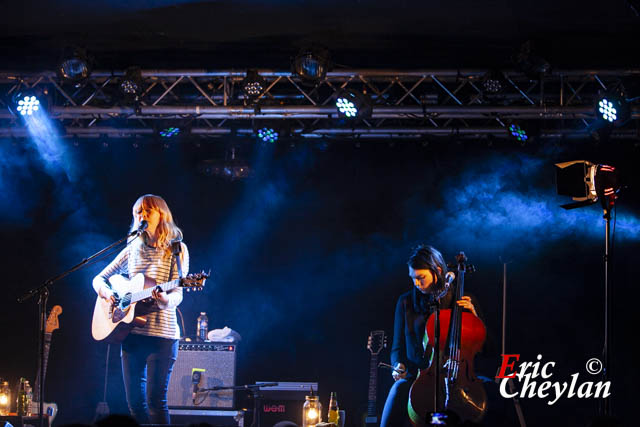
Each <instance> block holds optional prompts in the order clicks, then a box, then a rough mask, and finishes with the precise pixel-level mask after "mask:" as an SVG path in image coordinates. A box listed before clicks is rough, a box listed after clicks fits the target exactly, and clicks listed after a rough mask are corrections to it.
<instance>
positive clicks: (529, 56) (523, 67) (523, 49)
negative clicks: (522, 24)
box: [511, 41, 551, 79]
mask: <svg viewBox="0 0 640 427" xmlns="http://www.w3.org/2000/svg"><path fill="white" fill-rule="evenodd" d="M511 60H512V61H513V64H514V65H515V66H516V68H517V69H518V70H519V71H521V72H523V73H525V74H526V75H527V76H528V77H529V78H531V79H538V78H540V75H542V74H546V73H548V72H549V71H551V64H549V62H547V61H546V60H545V59H544V58H542V57H541V56H538V55H536V54H535V53H534V50H533V47H532V46H531V41H527V42H525V43H523V44H522V45H521V46H520V49H519V50H518V52H516V53H515V54H513V55H512V56H511Z"/></svg>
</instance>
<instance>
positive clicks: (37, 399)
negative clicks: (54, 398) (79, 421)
mask: <svg viewBox="0 0 640 427" xmlns="http://www.w3.org/2000/svg"><path fill="white" fill-rule="evenodd" d="M50 347H51V333H50V332H49V333H45V334H44V358H43V360H44V374H41V372H40V366H38V375H37V376H36V382H35V384H34V390H33V401H34V402H40V378H45V379H46V378H47V364H48V363H49V348H50Z"/></svg>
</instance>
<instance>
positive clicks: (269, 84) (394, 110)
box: [0, 69, 640, 140]
mask: <svg viewBox="0 0 640 427" xmlns="http://www.w3.org/2000/svg"><path fill="white" fill-rule="evenodd" d="M256 72H257V73H259V75H260V77H261V78H262V79H264V89H263V91H262V93H261V94H260V96H259V97H258V98H257V99H256V100H255V102H254V103H252V104H249V105H247V104H246V102H245V95H244V92H243V90H242V83H243V80H245V77H246V72H244V71H228V70H217V71H216V70H211V71H204V70H141V74H140V77H141V78H142V79H144V81H145V85H144V91H143V92H142V93H141V94H140V95H139V100H140V102H139V103H138V105H135V106H134V105H125V104H124V103H123V102H121V101H119V100H118V97H117V96H114V94H117V93H118V90H119V88H118V86H119V83H120V82H122V80H123V76H125V71H124V70H120V71H100V70H93V72H92V73H91V75H90V76H89V77H88V79H87V80H86V83H85V84H83V85H82V86H81V87H75V86H74V85H72V84H67V83H65V82H62V83H60V82H59V79H57V78H56V74H55V72H53V71H41V72H34V73H18V72H12V71H0V93H2V96H5V97H9V96H11V94H13V93H17V92H19V91H22V90H24V89H43V90H44V89H46V92H47V93H48V94H49V99H48V100H47V104H48V105H51V107H50V108H48V109H47V110H46V114H47V115H49V116H50V117H51V118H52V119H54V120H58V121H60V122H61V124H62V127H61V128H63V129H65V130H66V133H67V135H77V136H82V137H98V136H104V135H106V136H111V137H130V136H134V135H152V134H153V133H154V132H155V131H154V129H156V130H157V129H162V128H165V127H168V125H169V124H170V123H175V120H176V119H178V118H181V119H185V118H189V120H190V123H191V130H190V135H191V137H194V138H219V137H223V136H225V135H236V136H239V137H241V136H246V137H252V136H253V135H255V129H256V126H257V128H262V127H264V125H263V124H261V123H260V121H263V120H264V121H265V123H267V122H268V121H271V120H281V121H285V122H288V128H290V129H291V131H290V132H289V133H290V134H291V135H292V136H294V137H308V138H318V137H336V138H348V137H359V138H414V139H416V140H420V139H421V137H423V136H424V135H433V136H447V137H452V136H454V137H458V138H479V137H480V138H482V137H487V136H489V135H492V136H494V137H498V138H501V137H505V135H506V133H507V132H506V131H507V128H508V124H509V123H512V122H514V121H518V122H521V123H525V124H526V123H527V122H532V121H533V122H538V123H537V124H538V127H539V128H540V130H539V134H537V138H549V137H560V136H562V137H576V138H588V137H589V128H590V125H591V124H592V123H593V122H594V121H595V120H596V119H597V116H596V110H595V109H594V105H596V103H597V100H598V93H599V92H601V91H606V90H607V89H609V88H612V87H616V86H618V85H620V82H621V81H623V80H624V81H625V82H626V81H629V80H631V81H635V82H640V69H625V70H554V71H553V72H550V73H547V74H545V75H544V76H542V80H540V79H531V78H530V77H528V76H527V75H525V74H523V73H520V72H516V71H509V70H503V71H502V75H503V77H504V84H505V87H503V88H502V90H501V91H500V92H499V93H497V94H495V95H494V96H491V97H487V96H484V95H485V88H484V87H483V84H482V83H483V81H484V80H486V76H487V73H488V72H489V70H487V69H477V70H404V71H403V70H380V69H366V70H357V69H354V70H341V71H332V72H328V73H327V74H326V76H325V77H324V78H323V79H321V80H320V81H319V82H318V83H317V84H316V85H315V86H313V87H309V86H305V85H304V83H305V82H304V81H303V80H302V79H301V78H300V77H298V76H297V75H296V74H295V73H293V72H291V71H274V70H263V69H256ZM345 90H355V91H360V92H363V91H366V92H367V94H368V97H369V98H370V100H371V103H372V111H371V115H370V116H369V117H367V118H366V119H363V120H362V121H360V122H358V123H357V126H354V125H353V124H350V125H344V123H342V124H341V123H340V121H339V120H337V119H338V112H337V110H336V107H335V103H334V101H335V97H336V95H337V94H338V93H340V92H342V91H345ZM632 95H634V94H632ZM629 107H630V119H631V120H629V121H628V122H627V123H626V124H624V125H623V126H620V127H616V129H614V130H613V132H612V134H611V136H610V137H611V138H617V139H621V138H622V139H635V140H638V139H640V135H638V129H639V128H640V105H639V104H638V101H634V103H633V104H631V105H630V106H629ZM2 135H12V136H16V137H20V136H23V135H26V131H25V130H24V128H23V125H22V123H20V121H19V120H17V117H16V115H15V114H14V113H11V112H10V111H8V110H4V111H0V136H2Z"/></svg>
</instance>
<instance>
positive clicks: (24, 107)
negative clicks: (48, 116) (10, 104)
mask: <svg viewBox="0 0 640 427" xmlns="http://www.w3.org/2000/svg"><path fill="white" fill-rule="evenodd" d="M39 108H40V101H38V98H36V97H35V96H34V95H26V96H24V97H23V98H21V99H20V100H19V101H18V108H17V110H18V112H19V113H20V114H21V115H23V116H30V115H32V114H33V112H34V111H38V109H39Z"/></svg>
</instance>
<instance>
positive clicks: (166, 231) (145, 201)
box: [131, 194, 182, 254]
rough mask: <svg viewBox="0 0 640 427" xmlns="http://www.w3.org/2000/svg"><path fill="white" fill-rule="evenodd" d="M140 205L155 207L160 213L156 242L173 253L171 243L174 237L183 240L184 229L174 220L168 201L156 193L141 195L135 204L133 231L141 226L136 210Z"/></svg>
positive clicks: (148, 207) (149, 207)
mask: <svg viewBox="0 0 640 427" xmlns="http://www.w3.org/2000/svg"><path fill="white" fill-rule="evenodd" d="M140 207H142V208H144V209H155V210H156V211H158V212H159V213H160V221H159V222H158V227H157V228H156V242H157V245H158V248H163V249H165V251H166V252H167V254H170V253H171V250H170V244H171V241H172V240H174V239H179V240H182V230H180V228H178V226H177V225H176V224H175V223H174V222H173V215H172V214H171V211H170V210H169V206H167V202H165V201H164V199H163V198H162V197H160V196H156V195H154V194H145V195H144V196H140V197H139V198H138V200H136V202H135V203H134V204H133V209H132V212H133V222H132V223H131V231H134V230H137V229H138V227H139V226H140V223H139V222H138V219H137V217H136V212H137V211H138V209H140Z"/></svg>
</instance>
